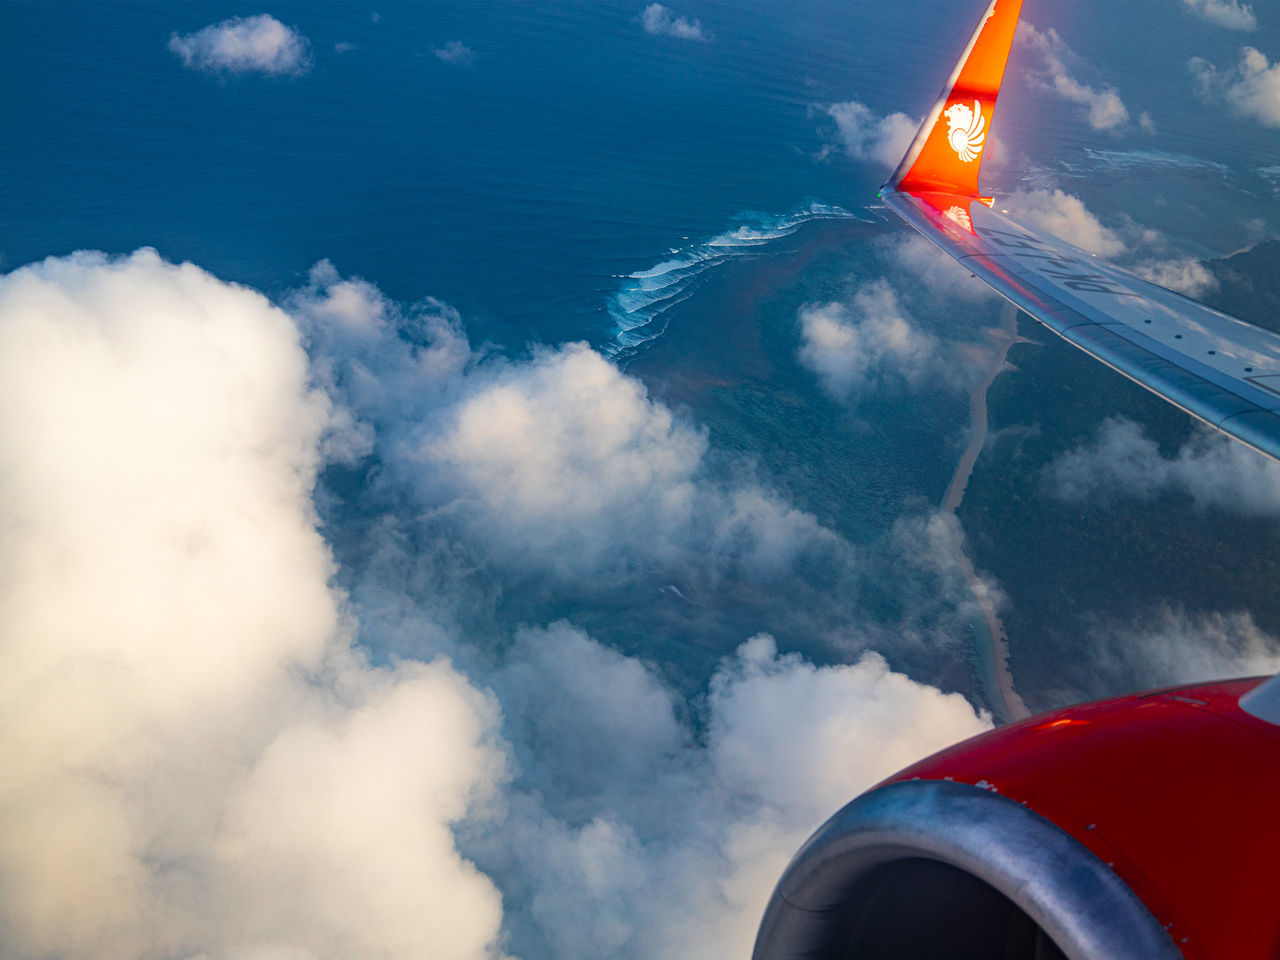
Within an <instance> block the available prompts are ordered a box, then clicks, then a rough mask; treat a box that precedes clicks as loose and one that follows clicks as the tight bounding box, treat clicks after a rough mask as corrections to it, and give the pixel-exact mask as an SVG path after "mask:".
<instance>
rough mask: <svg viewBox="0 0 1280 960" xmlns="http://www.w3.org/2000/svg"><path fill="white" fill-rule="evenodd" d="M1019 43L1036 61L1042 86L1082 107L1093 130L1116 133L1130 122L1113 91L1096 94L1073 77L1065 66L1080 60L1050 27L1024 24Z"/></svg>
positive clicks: (1126, 109) (1094, 89) (1097, 92)
mask: <svg viewBox="0 0 1280 960" xmlns="http://www.w3.org/2000/svg"><path fill="white" fill-rule="evenodd" d="M1018 43H1020V44H1022V45H1023V46H1024V47H1026V48H1027V49H1029V50H1031V51H1033V52H1034V53H1035V55H1036V56H1037V58H1038V59H1039V61H1040V70H1039V79H1040V80H1041V82H1042V83H1044V84H1045V85H1046V86H1048V87H1049V89H1051V90H1053V91H1054V92H1055V93H1057V94H1058V96H1060V97H1062V98H1063V99H1065V100H1069V101H1071V102H1072V103H1075V104H1079V105H1080V106H1081V107H1083V108H1084V115H1085V119H1086V120H1087V121H1088V123H1089V126H1090V127H1092V128H1093V129H1094V130H1115V129H1117V128H1118V127H1121V126H1123V125H1124V124H1126V123H1128V122H1129V110H1128V108H1127V107H1126V106H1125V105H1124V101H1123V100H1121V99H1120V95H1119V94H1118V93H1116V91H1115V89H1114V88H1110V87H1109V88H1107V89H1104V90H1099V89H1096V88H1094V87H1091V86H1088V85H1087V84H1083V83H1081V82H1080V81H1079V80H1077V79H1076V78H1075V77H1074V76H1072V73H1071V70H1070V69H1069V68H1068V66H1067V63H1068V62H1069V61H1077V60H1079V58H1078V57H1077V56H1076V55H1075V53H1074V52H1073V51H1072V50H1071V48H1070V47H1068V46H1067V44H1066V43H1065V42H1064V41H1063V39H1062V38H1061V37H1060V36H1059V35H1058V32H1057V31H1056V30H1054V29H1053V28H1052V27H1050V28H1049V29H1048V30H1044V31H1040V30H1037V29H1036V28H1035V27H1034V26H1032V25H1031V24H1029V23H1027V22H1026V21H1025V20H1024V21H1022V23H1021V24H1020V28H1019V30H1018Z"/></svg>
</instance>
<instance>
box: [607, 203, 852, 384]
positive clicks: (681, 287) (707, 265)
mask: <svg viewBox="0 0 1280 960" xmlns="http://www.w3.org/2000/svg"><path fill="white" fill-rule="evenodd" d="M739 220H741V221H745V222H743V223H741V224H740V225H739V226H736V227H734V228H733V229H730V230H726V231H725V232H724V233H720V234H717V235H716V236H714V237H712V238H711V239H709V240H703V241H701V242H697V243H692V244H690V245H689V246H687V247H682V248H679V249H677V250H674V251H672V255H671V256H670V257H669V258H668V259H666V260H663V261H662V262H660V263H657V264H654V265H653V266H652V267H649V268H647V269H645V270H637V271H636V272H635V273H630V274H627V275H626V276H625V277H620V278H619V279H620V280H621V283H620V284H619V287H618V290H617V291H616V292H615V293H614V294H613V295H612V296H610V297H609V302H608V310H609V317H610V319H611V320H612V321H613V328H614V329H613V339H612V340H611V341H610V342H608V343H606V344H605V345H604V346H603V347H602V349H601V352H602V353H604V355H605V356H607V357H609V358H610V359H613V360H619V359H624V358H626V357H629V356H632V355H634V354H635V352H636V350H637V349H638V348H640V347H641V346H642V345H644V344H645V343H648V342H649V341H650V340H653V339H655V338H657V337H660V336H661V335H662V334H663V332H664V331H665V330H666V329H667V324H668V322H669V317H668V316H667V314H668V311H670V310H671V308H672V307H674V306H676V305H677V304H679V303H683V302H684V301H685V300H687V299H688V298H689V297H691V296H692V295H693V292H694V290H695V289H696V287H697V285H698V283H699V282H700V281H701V280H702V279H703V278H704V277H705V276H706V274H707V272H708V271H709V270H714V269H715V268H716V267H718V266H720V265H722V264H724V263H728V262H729V261H731V260H743V259H750V258H753V257H758V256H762V255H764V254H765V253H766V251H765V250H764V249H762V248H767V247H768V246H769V245H770V244H772V243H774V242H776V241H778V240H781V239H782V238H783V237H789V236H791V235H792V234H793V233H795V232H796V231H797V230H799V229H800V228H801V227H802V226H804V225H805V224H806V223H812V222H813V221H815V220H863V221H865V222H868V223H873V222H875V221H874V220H872V219H871V218H870V217H868V216H866V215H865V214H857V213H852V212H850V211H848V210H845V209H844V208H843V207H835V206H830V205H828V204H823V203H811V204H809V205H808V206H807V207H804V208H802V209H800V210H797V211H794V212H792V213H788V214H784V215H782V216H769V215H764V214H743V215H742V216H741V217H740V218H739Z"/></svg>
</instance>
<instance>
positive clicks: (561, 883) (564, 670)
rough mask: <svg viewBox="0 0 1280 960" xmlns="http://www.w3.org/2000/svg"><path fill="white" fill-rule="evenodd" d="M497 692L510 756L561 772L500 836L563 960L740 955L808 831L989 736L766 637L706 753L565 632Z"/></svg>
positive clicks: (860, 667) (713, 703)
mask: <svg viewBox="0 0 1280 960" xmlns="http://www.w3.org/2000/svg"><path fill="white" fill-rule="evenodd" d="M495 685H496V686H497V688H498V689H499V690H500V691H501V693H500V695H501V696H502V699H503V702H504V704H505V705H506V706H507V709H508V712H509V718H510V724H511V725H510V727H509V729H511V730H512V731H513V733H514V735H515V740H516V742H517V743H523V744H526V745H531V744H535V743H536V744H538V745H539V748H540V750H541V752H542V755H543V756H544V757H547V758H554V759H553V761H552V764H551V765H548V766H546V767H544V768H543V769H541V770H540V771H539V775H538V777H537V778H535V779H531V780H529V781H528V782H527V783H525V784H524V787H525V788H526V789H528V790H529V791H530V794H529V795H528V796H526V798H525V801H529V800H532V799H533V798H535V797H536V798H537V799H538V800H539V801H542V802H538V803H529V802H517V801H513V803H512V810H513V813H514V815H513V817H512V819H510V820H508V821H506V822H504V823H503V824H502V825H501V830H502V831H503V832H504V834H506V835H507V838H508V839H507V842H504V844H503V846H504V855H505V857H506V858H509V859H508V861H507V864H506V869H508V870H510V871H512V872H513V873H515V874H518V875H520V876H521V877H522V878H524V882H527V883H529V884H530V885H531V886H532V890H531V896H530V898H529V899H530V904H531V907H530V909H529V911H528V920H529V922H530V924H531V926H533V927H534V929H536V930H537V932H538V934H539V935H540V936H541V937H544V938H545V939H546V941H547V942H548V943H549V944H550V950H549V951H548V953H549V954H550V955H551V956H554V957H556V958H558V960H587V958H590V960H597V958H605V957H636V956H643V957H659V958H664V960H694V958H700V957H707V956H747V955H749V953H750V949H751V943H752V939H753V937H754V934H755V929H756V925H757V924H758V923H759V918H760V914H761V912H762V911H763V909H764V905H765V902H766V900H767V898H768V896H769V894H770V892H771V890H772V888H773V885H774V883H776V881H777V878H778V876H779V875H780V873H781V871H782V868H783V867H784V866H785V864H786V862H787V860H788V858H789V857H790V856H791V854H792V853H794V851H795V849H796V848H797V847H798V845H799V844H800V843H801V842H802V841H803V840H804V838H805V837H806V836H807V835H808V834H809V833H810V832H811V831H812V830H813V829H814V828H816V827H817V826H818V825H819V824H820V823H821V822H822V821H823V820H824V819H825V818H826V817H828V816H830V815H831V814H832V813H834V812H835V810H836V809H838V808H839V807H840V806H842V805H843V804H844V803H846V802H847V801H848V800H850V799H852V798H853V797H854V796H855V795H857V794H858V793H859V792H861V791H863V790H865V789H867V788H868V787H869V786H871V785H873V784H874V783H876V782H877V781H878V780H879V779H881V778H883V777H884V776H887V775H889V774H890V773H892V772H893V771H894V770H896V769H898V768H900V767H901V766H903V765H905V764H906V763H909V762H912V761H913V760H915V759H919V758H920V757H922V756H924V755H927V754H928V753H931V752H932V751H934V750H936V749H938V748H940V747H942V746H944V745H946V744H948V743H950V742H954V741H955V740H957V739H959V738H962V737H965V736H968V735H972V734H975V733H978V732H980V731H982V730H984V729H986V728H988V727H989V726H990V720H989V718H987V717H985V716H979V715H978V714H976V713H975V712H974V710H973V708H972V707H971V706H970V705H969V704H968V703H967V702H966V701H965V700H964V699H963V698H961V697H958V696H955V695H944V694H942V693H940V692H939V691H937V690H936V689H933V688H931V687H926V686H923V685H921V684H917V683H915V682H913V681H911V680H909V679H908V678H907V677H905V676H902V675H901V674H897V673H893V672H891V671H890V670H889V669H888V668H887V667H886V665H885V663H884V661H883V660H881V659H880V658H879V657H876V656H868V657H866V658H864V659H863V660H861V661H860V662H858V663H856V664H852V665H847V666H833V667H816V666H814V665H813V664H811V663H808V662H807V661H805V660H804V659H802V658H800V657H798V656H795V655H788V656H779V655H778V653H777V649H776V644H775V642H774V640H773V639H772V638H771V637H768V636H757V637H755V638H753V639H752V640H750V641H748V642H747V643H745V644H743V645H742V646H741V647H740V648H739V649H738V650H737V652H736V653H734V654H733V655H732V656H730V657H728V658H726V659H725V660H724V661H723V662H722V663H721V665H720V667H719V669H718V670H717V671H716V674H715V676H714V678H713V679H712V681H711V686H710V692H709V696H708V700H707V705H706V709H707V732H706V743H705V746H699V745H697V744H696V743H695V742H694V741H693V740H692V738H691V737H690V736H689V733H688V731H687V730H685V729H684V728H683V727H682V725H681V724H680V723H679V722H678V719H677V716H678V700H677V698H676V697H675V695H674V693H673V691H671V690H670V689H669V688H668V687H667V686H666V685H665V684H663V683H662V681H661V680H660V679H659V678H658V676H657V673H656V671H655V670H653V669H652V668H649V667H644V666H641V665H640V664H638V663H637V662H636V661H634V660H628V659H627V658H624V657H621V656H619V655H618V654H617V653H615V652H613V651H611V650H608V649H606V648H604V647H601V646H600V645H599V644H596V643H595V642H594V641H592V640H591V639H590V638H589V637H587V636H585V635H584V634H582V633H581V632H579V631H574V630H571V629H569V628H568V627H566V626H564V625H559V626H556V627H553V628H552V629H550V630H547V631H536V632H531V633H528V634H525V635H524V636H522V637H521V638H520V639H519V640H518V641H517V644H516V646H515V648H514V649H513V651H512V652H511V654H510V656H509V657H508V660H507V663H506V665H505V666H504V667H503V668H502V670H501V671H499V674H498V675H497V676H496V678H495ZM588 764H590V766H589V767H588V766H587V765H588ZM588 769H590V770H591V771H592V773H591V775H586V774H585V771H586V770H588ZM511 861H515V862H511Z"/></svg>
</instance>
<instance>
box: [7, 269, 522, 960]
mask: <svg viewBox="0 0 1280 960" xmlns="http://www.w3.org/2000/svg"><path fill="white" fill-rule="evenodd" d="M310 382H311V376H310V372H309V370H308V364H307V357H306V354H305V353H304V352H303V349H302V346H301V343H300V338H299V334H298V331H297V328H296V327H295V325H294V323H293V322H292V321H291V319H290V318H289V317H288V316H287V315H286V314H285V313H284V312H283V311H281V310H280V309H278V308H276V307H273V306H271V305H270V304H269V303H268V302H267V300H266V299H265V298H263V297H262V296H260V295H259V294H256V293H254V292H252V291H250V290H247V289H245V288H242V287H237V286H235V285H232V284H226V283H222V282H220V281H218V280H216V279H215V278H213V277H211V276H209V275H208V274H206V273H204V272H203V271H201V270H199V269H197V268H195V267H193V266H191V265H189V264H188V265H182V266H175V265H172V264H168V263H166V262H164V261H163V260H161V259H160V258H159V257H158V256H156V254H155V253H154V252H151V251H140V252H138V253H136V254H134V255H133V256H130V257H124V258H117V259H112V258H108V257H106V256H103V255H101V254H76V255H74V256H72V257H69V258H66V259H54V260H48V261H45V262H43V263H40V264H36V265H34V266H31V267H26V268H23V269H20V270H17V271H15V272H13V273H11V274H9V275H7V276H5V277H4V278H2V279H0V394H2V395H3V403H2V404H0V418H3V420H4V423H3V426H2V429H0V496H3V498H4V502H5V504H6V510H5V513H4V516H3V518H2V519H0V525H2V527H3V529H2V530H0V534H2V535H0V541H2V542H3V543H4V551H3V555H2V557H0V561H2V562H3V566H4V571H5V575H4V577H3V578H0V583H2V584H3V586H2V587H0V634H3V636H4V638H5V641H4V644H3V647H2V648H0V666H2V668H3V669H0V685H3V693H2V694H0V704H3V707H0V729H2V730H3V734H0V738H2V739H3V742H4V753H5V756H6V757H7V758H8V763H7V768H6V775H5V777H4V778H3V780H2V781H0V809H2V810H3V812H4V816H3V818H0V862H2V863H3V871H4V873H5V876H6V878H7V881H6V884H5V888H4V891H3V892H2V893H0V918H2V922H3V926H4V929H5V947H6V951H13V955H14V956H36V955H39V956H46V955H58V956H65V957H73V958H74V957H95V958H101V957H107V958H110V957H138V956H155V955H161V954H163V955H182V956H190V955H205V956H210V957H224V956H226V957H229V956H233V955H234V956H245V955H255V956H259V955H260V956H266V955H273V956H285V955H287V956H296V957H322V956H328V955H332V954H333V953H335V952H336V953H337V954H342V955H366V956H368V955H379V956H386V957H417V956H422V955H423V954H424V953H431V954H432V955H433V956H449V957H456V958H460V960H462V958H465V960H471V958H475V960H480V958H486V957H489V956H491V955H492V951H493V946H494V944H495V942H496V938H497V936H498V932H499V925H500V921H501V900H500V895H499V893H498V891H497V889H496V887H495V886H494V884H493V883H492V882H491V881H490V880H488V879H487V878H486V877H484V876H482V875H481V874H479V873H478V872H477V871H476V869H475V868H474V867H472V866H471V865H470V864H468V863H467V862H466V861H465V860H464V859H463V858H462V857H461V856H460V855H459V854H458V852H457V849H456V847H455V844H454V840H453V834H452V824H453V823H454V822H455V821H458V820H461V819H463V818H465V817H467V816H468V815H469V814H470V813H472V812H474V811H475V810H476V809H478V805H480V804H482V803H483V802H484V798H485V797H487V796H488V795H490V794H491V793H492V791H493V790H494V789H495V788H496V786H497V785H498V784H499V783H500V782H501V780H502V778H503V777H504V775H505V774H504V769H505V756H504V753H503V751H502V750H501V749H499V748H498V747H497V746H496V745H495V731H496V727H497V714H496V708H495V707H494V705H493V704H492V702H491V701H490V700H489V699H488V698H487V697H486V696H485V695H483V694H481V693H479V692H478V691H477V690H475V689H474V688H472V687H471V686H470V684H469V683H467V681H466V680H464V679H463V678H462V677H461V676H460V675H458V674H457V673H456V672H454V671H453V670H452V669H451V668H450V667H449V665H448V664H447V663H444V662H436V663H433V664H422V663H404V664H402V665H400V666H398V667H395V668H388V669H373V668H371V667H370V666H368V665H367V664H366V662H365V660H364V658H363V657H362V655H361V654H360V653H359V652H358V650H356V649H354V648H353V647H352V646H351V643H350V640H351V637H350V631H351V628H352V625H351V624H350V623H349V622H348V620H347V618H346V616H345V614H344V611H343V606H344V605H343V600H342V597H341V595H340V594H338V593H337V592H336V591H335V590H334V589H333V588H332V587H331V585H330V578H331V576H332V574H333V572H334V566H333V561H332V559H331V556H330V553H329V550H328V547H327V546H326V544H325V542H324V540H323V539H322V538H321V536H320V535H319V533H318V532H317V529H316V522H317V521H316V516H315V512H314V509H313V506H312V503H311V499H310V496H311V490H312V487H313V485H314V481H315V476H316V470H317V469H318V467H319V465H320V463H321V456H320V444H321V439H322V437H323V435H324V434H325V432H326V430H327V429H328V428H329V421H330V418H331V415H332V408H331V405H330V402H329V400H328V399H327V398H326V397H325V395H324V394H323V393H321V392H319V391H318V390H316V389H314V388H312V387H311V386H309V384H310ZM230 917H234V918H235V919H234V921H233V922H228V918H230Z"/></svg>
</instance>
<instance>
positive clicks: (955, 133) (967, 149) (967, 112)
mask: <svg viewBox="0 0 1280 960" xmlns="http://www.w3.org/2000/svg"><path fill="white" fill-rule="evenodd" d="M945 116H946V118H947V126H948V128H949V129H948V132H947V142H948V143H949V144H951V149H952V150H954V151H955V152H956V154H957V155H958V156H959V157H960V159H961V160H963V161H964V162H965V163H971V162H972V161H974V160H977V159H978V155H979V154H980V153H982V145H983V144H984V143H985V142H986V139H987V134H986V129H987V120H986V118H985V117H984V116H983V115H982V104H980V103H979V102H978V101H977V100H975V101H973V107H972V108H971V107H969V106H968V104H964V103H953V104H952V105H951V106H949V107H947V109H946V113H945Z"/></svg>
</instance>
